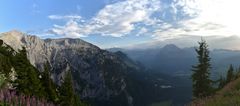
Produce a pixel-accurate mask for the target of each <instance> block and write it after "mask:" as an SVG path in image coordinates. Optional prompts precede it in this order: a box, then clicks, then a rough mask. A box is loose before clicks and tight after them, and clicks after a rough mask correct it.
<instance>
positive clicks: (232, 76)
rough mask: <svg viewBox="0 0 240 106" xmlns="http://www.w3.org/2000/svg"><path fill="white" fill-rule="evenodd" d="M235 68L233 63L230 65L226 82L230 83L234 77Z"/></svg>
mask: <svg viewBox="0 0 240 106" xmlns="http://www.w3.org/2000/svg"><path fill="white" fill-rule="evenodd" d="M233 71H234V69H233V66H232V64H231V65H230V66H229V69H228V71H227V80H226V82H227V83H229V82H231V81H232V80H233V79H234V73H233Z"/></svg>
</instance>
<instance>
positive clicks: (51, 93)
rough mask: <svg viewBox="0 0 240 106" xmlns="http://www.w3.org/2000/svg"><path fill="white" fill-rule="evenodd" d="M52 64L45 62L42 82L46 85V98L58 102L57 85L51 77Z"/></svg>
mask: <svg viewBox="0 0 240 106" xmlns="http://www.w3.org/2000/svg"><path fill="white" fill-rule="evenodd" d="M50 67H51V66H50V64H49V62H47V63H45V64H44V71H43V73H42V79H41V80H42V83H43V86H44V87H45V92H46V98H47V99H48V100H49V101H52V102H57V101H58V95H57V92H56V85H55V84H54V82H53V81H52V79H51V74H50V71H51V70H50Z"/></svg>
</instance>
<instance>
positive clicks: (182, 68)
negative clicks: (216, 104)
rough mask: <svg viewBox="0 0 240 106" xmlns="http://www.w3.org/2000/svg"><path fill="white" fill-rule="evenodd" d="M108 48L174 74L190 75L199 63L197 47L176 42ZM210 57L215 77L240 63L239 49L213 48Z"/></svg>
mask: <svg viewBox="0 0 240 106" xmlns="http://www.w3.org/2000/svg"><path fill="white" fill-rule="evenodd" d="M108 50H109V51H112V52H115V51H122V52H124V53H126V54H127V55H128V56H129V57H130V58H131V59H133V60H134V61H137V62H139V63H141V64H142V65H144V66H145V67H146V68H148V69H151V70H153V71H157V72H161V73H165V74H168V75H173V76H190V75H191V68H192V66H193V65H195V64H196V63H197V60H196V59H197V58H196V56H197V55H196V52H195V47H189V48H180V47H178V46H176V45H174V44H167V45H165V46H163V47H159V48H148V49H146V48H145V49H139V48H138V49H124V48H111V49H108ZM210 57H211V65H212V69H211V70H212V73H213V74H212V75H213V77H215V76H218V77H219V76H220V75H225V73H226V71H227V69H228V66H229V65H230V64H232V65H233V66H235V67H236V68H238V67H239V65H240V51H239V50H227V49H212V50H210Z"/></svg>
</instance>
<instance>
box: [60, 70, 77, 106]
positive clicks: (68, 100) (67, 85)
mask: <svg viewBox="0 0 240 106" xmlns="http://www.w3.org/2000/svg"><path fill="white" fill-rule="evenodd" d="M60 95H61V101H62V103H61V105H63V106H74V97H75V95H74V89H73V84H72V77H71V72H70V71H68V72H67V74H66V75H65V78H64V80H63V83H62V85H61V87H60Z"/></svg>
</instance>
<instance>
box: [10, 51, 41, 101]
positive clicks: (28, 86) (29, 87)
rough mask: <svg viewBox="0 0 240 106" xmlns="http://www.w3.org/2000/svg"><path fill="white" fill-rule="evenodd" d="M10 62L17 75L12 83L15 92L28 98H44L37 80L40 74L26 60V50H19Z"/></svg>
mask: <svg viewBox="0 0 240 106" xmlns="http://www.w3.org/2000/svg"><path fill="white" fill-rule="evenodd" d="M12 62H13V66H14V68H15V70H16V74H17V79H16V80H15V82H14V87H16V90H17V91H18V92H20V93H24V94H26V95H29V96H32V95H34V96H37V97H41V98H42V97H44V95H45V92H44V88H43V86H42V84H41V81H40V78H39V75H40V74H39V73H38V70H37V69H36V68H35V67H33V66H32V65H31V63H30V62H29V60H28V59H27V53H26V49H25V48H23V49H22V50H20V51H19V53H18V54H16V56H15V57H14V59H13V60H12Z"/></svg>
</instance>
